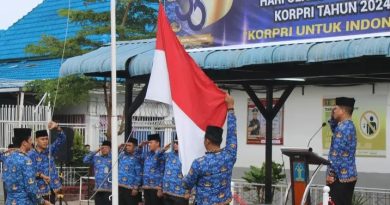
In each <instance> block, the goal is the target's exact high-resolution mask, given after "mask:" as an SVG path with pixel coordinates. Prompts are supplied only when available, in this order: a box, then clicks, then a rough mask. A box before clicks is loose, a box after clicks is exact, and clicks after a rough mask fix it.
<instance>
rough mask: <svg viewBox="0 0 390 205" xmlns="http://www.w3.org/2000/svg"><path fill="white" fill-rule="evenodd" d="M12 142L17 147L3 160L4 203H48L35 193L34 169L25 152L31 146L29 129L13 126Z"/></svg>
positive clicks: (30, 204)
mask: <svg viewBox="0 0 390 205" xmlns="http://www.w3.org/2000/svg"><path fill="white" fill-rule="evenodd" d="M13 143H14V145H15V147H17V148H19V149H18V150H15V151H14V152H12V153H11V154H10V155H9V156H8V157H7V158H5V160H4V165H3V170H4V172H3V179H4V183H5V188H6V189H7V201H6V202H5V204H6V205H19V204H20V205H36V204H45V205H48V204H50V202H49V201H45V200H44V199H43V198H42V197H41V196H39V195H37V191H38V188H37V184H36V182H35V169H34V166H33V162H32V160H31V159H30V158H29V157H28V156H27V152H28V151H30V149H31V148H32V139H31V129H28V128H15V129H14V138H13Z"/></svg>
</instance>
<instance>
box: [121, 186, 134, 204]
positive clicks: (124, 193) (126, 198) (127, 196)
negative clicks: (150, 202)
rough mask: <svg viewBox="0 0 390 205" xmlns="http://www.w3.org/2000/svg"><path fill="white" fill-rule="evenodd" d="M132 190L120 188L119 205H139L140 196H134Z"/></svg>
mask: <svg viewBox="0 0 390 205" xmlns="http://www.w3.org/2000/svg"><path fill="white" fill-rule="evenodd" d="M131 191H132V190H131V189H126V188H124V187H119V205H138V200H139V199H138V195H136V196H132V195H131Z"/></svg>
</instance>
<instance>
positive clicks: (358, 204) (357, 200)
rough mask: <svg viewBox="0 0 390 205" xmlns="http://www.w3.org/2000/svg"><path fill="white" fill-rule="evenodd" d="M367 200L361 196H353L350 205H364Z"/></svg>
mask: <svg viewBox="0 0 390 205" xmlns="http://www.w3.org/2000/svg"><path fill="white" fill-rule="evenodd" d="M366 202H367V199H366V198H364V196H363V195H362V194H359V195H358V194H353V198H352V205H364V204H366Z"/></svg>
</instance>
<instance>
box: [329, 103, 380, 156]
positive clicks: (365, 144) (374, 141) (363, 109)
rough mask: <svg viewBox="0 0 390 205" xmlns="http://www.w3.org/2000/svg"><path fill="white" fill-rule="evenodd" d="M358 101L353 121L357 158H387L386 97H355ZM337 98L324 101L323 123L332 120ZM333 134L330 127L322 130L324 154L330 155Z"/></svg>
mask: <svg viewBox="0 0 390 205" xmlns="http://www.w3.org/2000/svg"><path fill="white" fill-rule="evenodd" d="M354 98H355V100H356V103H355V110H354V111H353V115H352V121H353V122H354V124H355V127H356V134H357V142H358V144H357V151H356V156H361V157H386V113H387V112H386V103H387V97H386V96H376V95H375V96H369V97H368V96H367V97H364V96H362V97H354ZM334 105H335V98H331V97H329V98H324V99H323V121H324V122H327V121H328V120H329V119H330V114H331V112H332V108H333V107H334ZM331 137H332V132H331V130H330V127H329V126H326V127H324V128H323V129H322V148H323V153H324V154H328V151H329V147H330V143H331Z"/></svg>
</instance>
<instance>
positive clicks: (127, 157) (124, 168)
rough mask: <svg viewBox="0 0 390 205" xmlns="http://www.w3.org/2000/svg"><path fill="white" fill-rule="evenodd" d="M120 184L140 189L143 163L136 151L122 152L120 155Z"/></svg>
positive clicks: (128, 187)
mask: <svg viewBox="0 0 390 205" xmlns="http://www.w3.org/2000/svg"><path fill="white" fill-rule="evenodd" d="M118 167H119V182H118V183H119V186H121V187H124V188H127V189H138V188H139V187H140V186H141V183H142V164H141V161H140V158H139V156H137V154H136V153H133V154H130V153H128V152H125V151H124V152H121V153H120V155H119V166H118Z"/></svg>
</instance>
